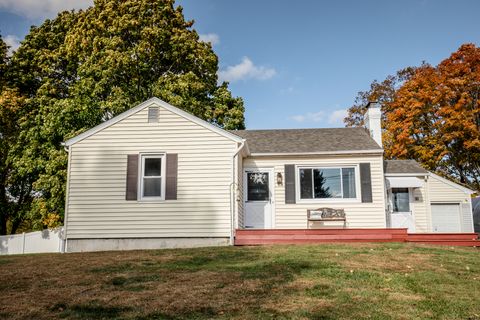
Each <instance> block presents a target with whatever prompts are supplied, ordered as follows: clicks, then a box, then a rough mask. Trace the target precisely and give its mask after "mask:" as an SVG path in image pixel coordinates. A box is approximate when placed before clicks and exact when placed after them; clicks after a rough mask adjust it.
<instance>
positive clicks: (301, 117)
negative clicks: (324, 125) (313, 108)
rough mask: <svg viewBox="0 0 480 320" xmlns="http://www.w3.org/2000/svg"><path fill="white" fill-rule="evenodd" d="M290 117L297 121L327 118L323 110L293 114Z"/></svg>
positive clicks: (315, 120) (313, 120) (317, 120)
mask: <svg viewBox="0 0 480 320" xmlns="http://www.w3.org/2000/svg"><path fill="white" fill-rule="evenodd" d="M290 119H292V120H294V121H297V122H305V121H308V122H320V121H322V120H325V113H324V112H323V111H318V112H307V113H306V114H297V115H295V116H292V117H290Z"/></svg>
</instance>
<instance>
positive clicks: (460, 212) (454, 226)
mask: <svg viewBox="0 0 480 320" xmlns="http://www.w3.org/2000/svg"><path fill="white" fill-rule="evenodd" d="M428 191H429V194H428V198H429V200H430V209H431V210H430V212H431V221H432V225H431V226H432V232H440V233H441V232H444V233H450V232H451V233H455V232H467V233H468V232H473V215H472V206H471V203H472V202H471V194H472V193H473V191H472V190H469V189H467V188H465V187H463V186H461V185H459V184H456V183H453V182H451V181H449V180H447V179H445V178H442V177H440V176H438V175H436V174H434V173H430V177H429V179H428Z"/></svg>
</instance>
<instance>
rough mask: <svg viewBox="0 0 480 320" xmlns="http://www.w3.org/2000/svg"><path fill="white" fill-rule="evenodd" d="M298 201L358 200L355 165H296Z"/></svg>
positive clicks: (357, 175) (357, 180)
mask: <svg viewBox="0 0 480 320" xmlns="http://www.w3.org/2000/svg"><path fill="white" fill-rule="evenodd" d="M296 173H297V186H298V188H297V199H298V200H299V202H302V201H304V202H323V201H334V202H339V201H359V193H360V190H359V185H360V182H359V174H358V167H357V166H338V167H327V166H308V167H306V166H298V167H297V170H296Z"/></svg>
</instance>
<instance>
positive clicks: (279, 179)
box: [277, 172, 283, 186]
mask: <svg viewBox="0 0 480 320" xmlns="http://www.w3.org/2000/svg"><path fill="white" fill-rule="evenodd" d="M277 185H278V186H282V185H283V177H282V173H281V172H277Z"/></svg>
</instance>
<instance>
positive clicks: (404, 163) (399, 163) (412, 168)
mask: <svg viewBox="0 0 480 320" xmlns="http://www.w3.org/2000/svg"><path fill="white" fill-rule="evenodd" d="M384 171H385V174H389V173H390V174H392V173H422V174H423V173H428V171H427V170H425V169H423V168H422V167H421V166H420V164H419V163H418V162H417V161H415V160H385V161H384Z"/></svg>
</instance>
